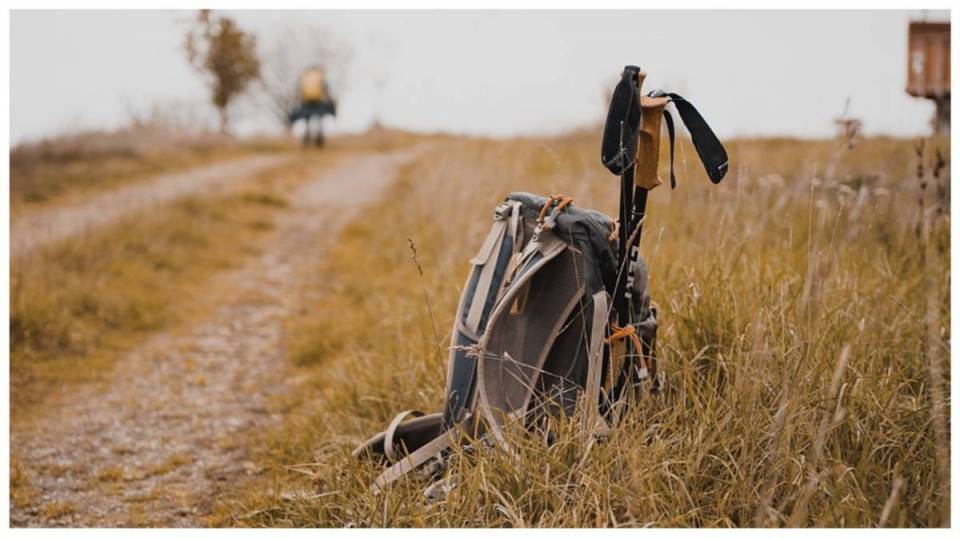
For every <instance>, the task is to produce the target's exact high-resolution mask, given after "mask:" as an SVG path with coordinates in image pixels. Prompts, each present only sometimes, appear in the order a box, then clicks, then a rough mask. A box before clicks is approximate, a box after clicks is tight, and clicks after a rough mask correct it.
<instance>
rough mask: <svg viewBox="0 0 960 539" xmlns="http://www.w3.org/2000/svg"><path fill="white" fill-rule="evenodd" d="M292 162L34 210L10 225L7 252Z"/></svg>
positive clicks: (243, 164)
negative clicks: (8, 248)
mask: <svg viewBox="0 0 960 539" xmlns="http://www.w3.org/2000/svg"><path fill="white" fill-rule="evenodd" d="M292 158H293V156H292V155H256V156H252V157H242V158H239V159H233V160H230V161H224V162H221V163H215V164H213V165H207V166H203V167H199V168H194V169H190V170H187V171H184V172H176V173H171V174H162V175H160V176H155V177H153V178H151V179H149V180H144V181H141V182H135V183H132V184H130V185H125V186H122V187H119V188H117V189H114V190H112V191H108V192H106V193H103V194H100V195H95V196H93V197H91V198H87V199H84V200H82V201H80V202H75V203H68V204H61V205H57V206H54V207H50V208H43V209H38V210H36V211H32V212H30V213H28V214H27V215H24V216H22V217H18V218H16V219H14V220H13V222H12V223H11V224H10V253H11V255H12V256H14V257H19V256H24V255H26V254H29V253H30V252H32V251H33V250H34V249H36V248H38V247H42V246H44V245H47V244H50V243H53V242H56V241H60V240H64V239H67V238H70V237H71V236H75V235H77V234H81V233H84V232H86V231H88V230H90V229H92V228H94V227H97V226H101V225H105V224H107V223H111V222H113V221H116V220H117V219H120V218H122V217H125V216H127V215H131V214H133V213H135V212H139V211H144V210H148V209H149V208H151V207H154V206H158V205H160V204H164V203H167V202H171V201H173V200H175V199H177V198H181V197H184V196H187V195H193V194H198V193H204V192H207V191H210V190H213V189H216V188H217V187H219V186H221V185H224V184H226V183H229V182H234V181H237V180H241V179H245V178H249V177H251V176H253V175H254V174H257V173H258V172H262V171H264V170H267V169H269V168H271V167H274V166H277V165H280V164H281V163H285V162H287V161H290V160H291V159H292Z"/></svg>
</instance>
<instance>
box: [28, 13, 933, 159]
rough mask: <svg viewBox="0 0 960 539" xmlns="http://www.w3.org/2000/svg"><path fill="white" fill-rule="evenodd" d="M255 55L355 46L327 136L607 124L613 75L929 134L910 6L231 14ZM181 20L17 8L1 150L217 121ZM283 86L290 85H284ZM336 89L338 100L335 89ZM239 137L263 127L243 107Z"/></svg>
mask: <svg viewBox="0 0 960 539" xmlns="http://www.w3.org/2000/svg"><path fill="white" fill-rule="evenodd" d="M229 13H230V15H231V16H234V17H235V18H236V19H237V20H238V22H239V24H240V25H241V26H242V27H243V28H245V29H247V30H250V31H253V32H255V33H257V35H258V39H259V40H260V42H261V43H262V44H269V43H270V42H271V40H275V39H277V36H279V35H280V34H281V32H283V31H285V29H288V28H290V27H291V26H292V25H297V24H302V23H304V22H307V23H310V24H314V25H319V26H322V27H323V28H325V29H327V30H328V32H329V33H330V34H332V35H334V36H336V38H337V39H338V40H340V41H341V42H343V43H345V44H347V45H348V46H349V47H350V48H351V49H352V51H353V57H352V61H351V63H350V65H349V69H348V72H347V74H346V75H345V80H344V81H343V82H344V83H345V85H344V86H345V88H346V89H345V90H344V91H343V92H338V93H340V94H341V95H340V110H339V113H340V116H339V117H338V118H337V119H336V120H335V122H334V125H335V127H334V129H335V130H337V131H358V130H362V129H365V128H366V127H367V126H368V125H369V124H370V122H371V121H372V119H373V118H374V117H375V116H376V115H378V114H379V116H380V117H381V118H382V120H383V122H384V123H385V124H387V125H390V126H395V127H403V128H409V129H415V130H443V131H453V132H461V133H473V134H484V135H512V134H528V133H551V132H557V131H561V130H564V129H569V128H572V127H577V126H581V125H584V124H588V123H591V122H598V121H602V117H603V113H604V108H605V103H604V100H605V99H606V96H607V95H608V92H609V91H610V90H611V89H612V86H613V84H614V83H615V81H616V80H617V75H618V73H619V72H620V70H621V69H622V67H623V65H624V64H627V63H635V64H639V65H641V66H643V67H644V69H645V70H647V71H648V72H649V73H650V75H649V78H648V84H647V86H646V88H647V89H653V88H655V87H663V88H664V89H667V90H673V91H677V92H678V93H681V94H683V95H684V96H685V97H687V98H688V99H689V100H690V101H692V102H693V103H695V104H696V105H697V106H698V108H699V109H700V110H701V112H702V113H703V114H704V116H705V117H706V118H707V120H708V121H709V122H710V123H711V124H712V125H713V127H714V128H715V130H716V131H717V132H718V134H720V135H721V136H727V137H729V136H732V135H794V136H804V137H806V136H825V135H830V134H832V133H833V129H834V128H833V123H832V119H833V118H834V117H835V116H837V115H839V113H840V112H841V111H842V109H843V106H844V101H845V99H846V98H847V97H849V98H850V99H851V114H852V115H854V116H857V117H860V118H862V119H863V120H864V122H865V130H866V131H867V132H868V133H870V134H880V133H884V134H893V135H914V134H920V133H926V132H927V131H928V120H929V118H930V115H931V113H932V110H933V107H932V104H931V103H929V102H927V101H924V100H918V99H914V98H911V97H909V96H907V95H906V94H905V93H904V85H905V80H906V70H907V68H906V56H907V52H906V45H907V23H908V21H909V20H910V19H911V18H922V17H924V16H927V17H928V18H929V19H931V20H933V19H936V20H945V19H947V18H948V16H949V15H948V13H946V12H921V11H859V12H856V11H563V12H543V11H541V12H531V11H486V12H477V11H457V12H438V11H407V12H388V11H363V12H359V11H308V12H303V11H232V12H229ZM193 16H194V15H193V12H188V11H88V12H77V11H14V12H12V13H11V18H10V26H11V52H10V54H11V62H10V66H11V67H10V69H11V73H10V75H11V76H10V81H11V89H10V97H11V126H10V130H11V142H12V143H14V144H15V143H17V142H20V141H23V140H29V139H35V138H38V137H41V136H45V135H50V134H54V133H59V132H64V131H69V130H76V129H80V128H89V127H112V126H117V125H121V124H123V123H125V122H127V121H128V119H129V117H130V111H140V112H142V111H145V110H147V109H148V108H149V107H150V106H151V105H152V104H159V105H160V106H162V107H166V108H169V109H171V110H173V109H174V108H175V109H176V110H177V111H179V112H178V114H180V115H181V116H182V115H186V116H187V117H192V118H195V121H198V122H199V121H211V122H212V112H211V109H210V108H209V106H208V105H207V104H206V103H207V101H206V99H207V98H206V90H205V87H204V85H203V83H202V80H201V79H200V78H199V77H198V75H197V74H196V72H194V71H193V70H192V69H191V68H190V67H189V66H188V64H187V62H186V59H185V57H184V53H183V50H182V43H183V35H184V32H185V31H186V28H187V27H188V26H189V24H190V22H191V20H192V18H193ZM293 82H294V81H291V84H293ZM334 90H335V91H336V88H335V89H334ZM237 116H238V119H240V120H241V122H240V126H239V127H240V129H241V130H243V131H247V132H250V131H262V130H267V129H271V128H272V124H271V119H270V118H269V117H268V116H267V115H266V113H265V112H261V111H258V110H256V109H252V108H251V107H243V108H241V109H239V110H238V111H237Z"/></svg>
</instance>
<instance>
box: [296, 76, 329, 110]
mask: <svg viewBox="0 0 960 539" xmlns="http://www.w3.org/2000/svg"><path fill="white" fill-rule="evenodd" d="M300 100H301V101H303V102H323V101H326V100H327V91H326V84H325V82H324V77H323V71H321V70H320V69H317V68H313V69H308V70H306V71H304V72H303V74H302V75H300Z"/></svg>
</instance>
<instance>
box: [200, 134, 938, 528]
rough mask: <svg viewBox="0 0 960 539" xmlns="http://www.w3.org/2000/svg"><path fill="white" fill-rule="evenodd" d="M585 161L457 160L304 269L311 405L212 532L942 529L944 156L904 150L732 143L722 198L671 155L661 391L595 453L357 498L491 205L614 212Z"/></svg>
mask: <svg viewBox="0 0 960 539" xmlns="http://www.w3.org/2000/svg"><path fill="white" fill-rule="evenodd" d="M597 140H598V134H597V133H594V132H584V133H579V134H574V135H570V136H566V137H563V138H558V139H516V140H507V141H490V140H471V139H463V140H459V139H458V140H450V141H446V142H444V143H443V144H438V145H436V146H435V147H434V149H433V151H431V152H427V153H426V154H423V155H422V156H421V157H420V158H419V159H418V160H417V161H416V162H415V163H413V164H412V165H410V166H408V167H407V168H405V169H404V170H403V173H402V177H401V180H400V181H399V182H398V184H397V185H396V186H395V187H394V188H393V189H392V191H391V192H390V193H388V194H387V196H386V197H385V199H384V202H383V203H382V204H380V205H379V206H377V207H376V208H373V209H371V210H370V211H369V212H367V213H366V214H365V215H364V216H363V217H361V218H359V219H357V220H356V221H355V222H354V223H353V225H352V226H350V227H349V228H348V229H347V230H346V231H345V232H344V233H343V234H342V236H341V237H340V240H339V242H338V244H337V245H336V247H335V248H334V250H333V252H332V253H329V255H330V256H326V257H324V258H323V259H320V258H318V260H317V264H316V268H315V271H316V272H317V273H318V274H319V275H324V278H323V279H318V280H317V282H316V283H315V284H314V285H313V286H312V287H310V288H309V289H306V290H304V292H303V298H304V300H303V303H302V308H301V309H299V310H298V311H297V312H295V313H292V314H291V315H290V317H289V319H288V321H287V325H288V339H289V346H288V348H289V351H290V357H291V361H292V362H294V364H295V365H296V372H297V374H298V376H299V377H300V378H303V379H305V380H306V383H305V384H303V390H302V392H301V394H300V395H299V396H298V397H299V399H300V400H301V404H300V405H299V406H298V407H297V408H296V410H295V412H294V413H293V414H291V416H290V417H289V418H288V420H287V422H286V426H285V427H284V428H283V429H282V430H280V431H279V432H274V433H267V434H264V441H265V443H266V445H265V447H266V449H264V450H263V451H262V453H261V455H260V462H259V465H261V466H262V467H263V468H264V469H265V470H266V471H265V472H264V473H263V474H260V475H259V476H256V477H254V478H252V479H250V480H248V481H245V482H242V483H240V484H238V485H236V486H235V487H234V489H233V491H232V493H231V495H230V496H228V497H226V498H224V499H223V500H221V502H220V504H219V507H218V511H217V515H216V517H215V518H214V519H213V520H212V522H211V523H214V524H219V525H240V526H587V527H592V526H841V527H872V526H940V525H942V524H944V523H946V522H948V519H949V497H948V492H949V483H948V477H949V452H948V446H947V441H948V440H949V417H948V416H947V414H948V410H949V400H950V394H949V376H950V371H949V360H948V358H949V340H950V334H949V327H950V312H949V272H950V267H949V206H948V204H949V180H950V171H949V165H947V166H946V167H940V166H938V165H937V152H938V151H942V152H949V144H948V141H945V140H936V141H927V142H926V145H925V147H924V149H923V151H922V152H921V153H920V154H919V155H918V153H917V151H916V144H915V141H908V140H895V139H868V140H864V141H860V142H859V143H858V144H857V145H856V147H854V148H853V149H848V148H847V147H846V144H845V143H844V142H842V141H798V140H790V139H782V140H736V141H731V142H730V143H729V144H728V150H729V151H730V154H731V162H732V166H731V170H730V174H729V176H728V179H727V180H726V181H725V182H724V183H723V184H722V185H720V186H717V187H713V186H711V185H709V182H708V181H707V179H706V177H705V174H704V173H703V171H702V169H701V168H700V164H699V162H698V160H697V158H696V155H695V153H694V152H693V151H692V149H691V147H690V146H689V145H687V144H683V145H682V146H681V147H680V148H679V153H678V158H677V168H678V176H679V180H680V186H679V188H678V189H677V190H675V191H672V192H671V191H670V190H669V188H668V186H664V187H661V188H660V189H658V190H656V191H655V192H654V193H652V195H651V208H650V210H649V217H648V219H649V223H650V224H649V225H648V226H647V227H646V228H645V232H644V238H643V241H642V245H641V251H642V253H643V255H644V257H645V258H646V259H647V261H648V263H649V264H650V267H651V268H652V272H651V279H652V283H651V286H652V294H653V297H654V299H655V300H656V301H658V302H659V304H660V307H661V311H660V313H661V314H660V317H661V318H660V333H659V339H658V342H659V354H660V358H661V365H662V371H663V372H664V374H665V380H666V385H665V390H664V391H663V392H662V393H661V394H660V395H659V396H657V397H645V398H644V399H643V401H642V402H641V403H640V404H639V405H638V406H636V407H635V408H633V409H632V411H631V413H630V414H629V415H628V416H627V417H626V418H625V419H624V421H623V422H622V424H621V425H620V426H619V427H618V428H617V429H616V430H615V432H614V433H613V434H612V436H611V437H610V438H609V439H608V440H606V441H604V442H603V443H596V444H589V443H587V441H586V440H585V438H584V437H583V436H582V435H581V434H579V430H578V425H577V423H576V421H573V420H570V421H561V422H560V424H559V425H558V427H557V429H558V432H559V433H560V435H559V436H558V439H557V441H556V442H555V443H554V444H552V445H550V446H545V445H544V444H543V443H542V442H541V441H539V440H536V439H529V438H528V439H524V438H522V437H520V438H519V439H518V443H519V445H520V451H519V459H518V460H511V459H510V458H508V457H507V456H506V455H504V454H502V453H500V452H498V451H494V450H487V451H481V452H478V453H476V454H473V455H471V456H464V455H463V454H462V453H457V454H456V455H455V457H454V458H453V460H452V462H451V465H450V468H449V470H448V477H449V478H453V479H454V480H455V481H457V486H456V487H455V488H453V489H452V490H451V491H450V493H449V494H448V495H447V497H446V498H445V499H444V500H443V501H440V502H436V503H426V500H425V499H424V497H423V496H422V494H421V493H422V491H423V490H424V488H425V487H427V486H428V485H429V484H430V481H429V480H427V479H425V478H422V477H417V476H415V475H412V476H410V478H409V479H404V480H402V481H400V482H399V483H397V484H396V485H395V486H393V487H391V488H390V489H389V490H387V491H386V492H385V493H384V494H380V495H375V494H373V493H372V492H371V491H370V490H369V488H368V485H369V483H370V481H371V480H372V479H373V477H374V476H375V475H376V474H377V473H378V471H377V469H375V467H374V466H373V465H371V464H369V463H365V462H358V461H355V460H354V459H352V458H351V457H350V451H351V450H352V448H353V447H354V446H355V445H356V444H357V443H359V442H360V441H362V440H363V439H365V438H366V437H367V436H369V435H371V434H372V433H374V432H376V431H378V430H381V429H383V428H384V427H385V425H386V423H387V421H389V419H390V418H391V417H392V416H393V414H395V413H396V412H398V411H400V410H404V409H408V408H418V409H421V410H426V411H432V410H436V409H438V408H439V406H440V404H441V401H442V394H443V383H444V379H445V360H446V354H447V352H446V347H447V346H448V344H449V343H448V341H447V339H448V331H449V327H450V324H451V320H452V316H453V312H454V309H455V305H456V301H457V298H458V296H459V292H460V287H461V285H462V282H463V279H464V278H465V276H466V272H467V270H468V265H467V260H468V259H469V258H470V257H471V256H472V255H473V252H474V251H475V250H476V249H477V248H478V247H479V243H480V242H481V241H482V238H483V236H484V235H485V233H486V230H487V228H488V227H489V225H490V222H491V221H490V219H491V218H490V215H491V208H492V207H493V206H494V205H495V204H496V203H497V202H498V201H499V200H500V199H502V198H503V197H504V196H505V195H506V194H507V193H509V192H510V191H514V190H529V191H534V192H538V193H544V194H549V193H564V194H568V195H572V196H573V197H574V198H575V203H576V204H578V205H580V206H582V207H593V208H597V209H600V210H603V211H605V212H607V213H609V214H615V211H616V206H615V204H616V200H617V198H616V196H617V195H616V192H617V191H616V190H617V182H616V180H615V179H614V178H613V177H612V176H610V175H609V174H608V173H607V172H606V171H605V170H604V169H603V168H602V167H601V166H600V164H599V158H598V143H597ZM944 157H945V158H946V159H947V161H949V154H947V155H945V156H944ZM664 172H665V171H664ZM662 175H663V173H662ZM664 177H665V176H664ZM408 239H409V240H412V241H413V242H414V244H415V246H416V251H417V256H418V260H419V264H420V265H421V266H422V268H423V275H422V277H421V276H420V275H418V271H417V267H416V264H415V263H414V262H413V261H412V260H411V252H410V248H409V244H408ZM424 291H425V293H426V296H427V297H428V299H427V300H425V298H424ZM431 313H432V314H431Z"/></svg>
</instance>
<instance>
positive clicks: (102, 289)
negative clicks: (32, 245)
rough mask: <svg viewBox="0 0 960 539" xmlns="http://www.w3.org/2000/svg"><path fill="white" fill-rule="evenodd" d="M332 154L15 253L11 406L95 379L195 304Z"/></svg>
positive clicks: (197, 308)
mask: <svg viewBox="0 0 960 539" xmlns="http://www.w3.org/2000/svg"><path fill="white" fill-rule="evenodd" d="M333 158H334V156H333V155H332V154H331V155H329V156H324V157H307V158H305V159H303V160H300V161H298V162H296V163H293V164H291V165H287V166H285V167H282V168H281V169H275V170H269V171H264V172H263V173H260V174H258V175H256V176H255V177H254V178H251V179H250V180H244V181H243V182H241V183H240V184H238V185H236V186H233V187H231V190H229V191H227V192H225V193H221V194H215V195H211V196H209V197H202V196H198V197H192V198H187V199H183V200H180V201H178V202H176V203H173V204H171V205H169V206H164V207H160V208H157V209H155V210H153V211H150V212H147V213H145V214H142V215H137V216H134V217H131V218H129V219H125V220H123V221H122V222H119V223H116V224H113V225H109V226H108V227H105V228H102V229H97V230H94V231H92V232H91V233H89V234H87V235H85V236H83V237H81V238H76V239H71V240H69V241H65V242H61V243H59V244H56V245H52V246H49V247H47V248H44V249H42V250H40V251H39V252H37V253H34V254H31V255H29V256H28V257H25V258H23V259H16V260H14V261H13V264H12V267H11V303H10V310H11V312H10V337H11V338H10V352H11V378H12V384H11V392H12V402H13V404H14V414H13V415H14V416H15V417H17V416H19V415H20V414H18V413H17V412H18V411H24V410H25V408H24V407H22V406H20V405H24V404H35V403H37V402H39V401H40V400H42V399H43V398H44V397H45V396H46V395H47V394H48V392H49V390H50V389H51V388H53V387H55V386H59V385H61V384H62V383H64V382H72V381H88V380H93V379H97V378H98V377H100V376H101V375H102V374H103V372H104V371H105V369H106V368H107V367H108V366H109V365H110V363H111V362H112V361H113V359H114V358H115V357H116V356H117V355H118V354H119V353H120V352H122V351H123V350H125V349H128V348H129V347H131V346H133V345H134V344H136V343H137V342H139V341H140V340H142V339H143V338H145V337H146V336H147V335H149V334H150V333H152V332H155V331H157V330H159V329H161V328H164V327H169V326H170V325H171V324H173V323H174V322H177V321H183V320H186V319H188V318H190V317H191V316H195V315H197V314H199V313H200V312H202V309H203V306H204V305H205V303H204V301H202V299H203V298H204V296H206V295H209V294H207V292H208V291H209V290H210V287H209V286H208V281H209V280H210V278H211V277H212V276H214V275H216V274H217V273H219V272H222V271H224V270H225V269H229V268H232V267H236V266H238V265H239V264H240V263H241V262H242V261H244V260H245V259H246V258H247V257H248V256H250V255H251V254H252V253H255V252H257V251H258V250H259V249H260V248H261V247H262V246H263V244H264V241H266V240H267V239H269V234H268V232H269V231H270V230H271V229H272V228H273V224H272V223H273V219H274V218H275V217H276V216H277V215H279V213H280V212H282V211H283V209H284V206H285V199H284V193H285V192H286V190H288V189H289V187H290V186H291V185H293V184H295V183H296V182H299V181H301V180H303V179H304V178H306V177H309V174H310V172H311V170H312V168H313V167H315V166H318V165H320V164H322V163H323V162H324V161H325V160H329V159H333ZM171 298H181V299H180V300H178V301H171Z"/></svg>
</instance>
